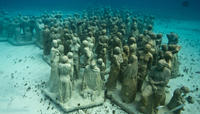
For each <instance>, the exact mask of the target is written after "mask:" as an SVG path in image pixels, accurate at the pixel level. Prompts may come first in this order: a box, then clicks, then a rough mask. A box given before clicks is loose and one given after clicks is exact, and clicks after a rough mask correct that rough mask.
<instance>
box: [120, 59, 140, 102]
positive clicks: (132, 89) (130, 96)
mask: <svg viewBox="0 0 200 114" xmlns="http://www.w3.org/2000/svg"><path fill="white" fill-rule="evenodd" d="M137 73H138V60H137V56H136V55H131V56H130V58H129V63H128V65H127V67H126V68H125V70H124V73H123V76H124V77H123V81H122V88H121V92H120V93H121V98H122V101H123V102H125V103H131V102H133V101H134V99H135V97H136V92H137Z"/></svg>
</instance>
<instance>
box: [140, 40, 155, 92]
mask: <svg viewBox="0 0 200 114" xmlns="http://www.w3.org/2000/svg"><path fill="white" fill-rule="evenodd" d="M150 50H151V46H150V45H149V44H146V45H145V48H144V51H139V52H138V62H139V64H138V86H137V87H138V91H141V88H142V85H143V82H144V80H145V79H146V76H147V74H148V71H149V70H150V69H151V66H152V61H153V55H152V54H151V53H150Z"/></svg>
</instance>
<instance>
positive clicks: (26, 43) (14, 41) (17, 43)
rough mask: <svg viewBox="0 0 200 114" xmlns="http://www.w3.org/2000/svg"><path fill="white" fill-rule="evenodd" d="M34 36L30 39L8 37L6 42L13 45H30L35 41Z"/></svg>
mask: <svg viewBox="0 0 200 114" xmlns="http://www.w3.org/2000/svg"><path fill="white" fill-rule="evenodd" d="M35 41H36V40H35V38H33V39H32V40H30V41H23V40H22V41H16V40H15V38H8V42H9V43H10V44H12V45H14V46H23V45H31V44H34V43H35Z"/></svg>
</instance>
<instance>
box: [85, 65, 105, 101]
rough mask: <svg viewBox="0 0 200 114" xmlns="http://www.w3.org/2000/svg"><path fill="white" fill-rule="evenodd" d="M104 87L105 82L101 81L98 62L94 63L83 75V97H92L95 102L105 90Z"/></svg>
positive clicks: (88, 66) (87, 67)
mask: <svg viewBox="0 0 200 114" xmlns="http://www.w3.org/2000/svg"><path fill="white" fill-rule="evenodd" d="M102 85H103V81H102V79H101V75H100V69H99V68H98V67H97V65H96V62H94V61H92V63H91V64H90V65H87V66H86V68H85V71H84V73H83V82H82V86H83V87H82V92H81V94H82V96H83V97H86V98H87V97H90V98H91V100H95V98H96V97H97V96H99V95H100V93H101V91H102V89H103V87H102ZM88 95H90V96H88Z"/></svg>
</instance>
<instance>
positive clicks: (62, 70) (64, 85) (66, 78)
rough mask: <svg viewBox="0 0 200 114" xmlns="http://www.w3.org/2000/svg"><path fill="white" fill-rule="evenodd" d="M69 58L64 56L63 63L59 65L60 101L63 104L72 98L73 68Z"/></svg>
mask: <svg viewBox="0 0 200 114" xmlns="http://www.w3.org/2000/svg"><path fill="white" fill-rule="evenodd" d="M69 61H70V60H69V59H68V57H67V56H62V58H61V63H59V67H58V70H59V78H60V82H59V83H58V84H59V98H58V99H59V100H60V102H61V103H66V102H67V101H69V99H70V98H71V96H72V82H71V76H70V74H71V72H72V68H73V66H72V65H71V64H70V62H69Z"/></svg>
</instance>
